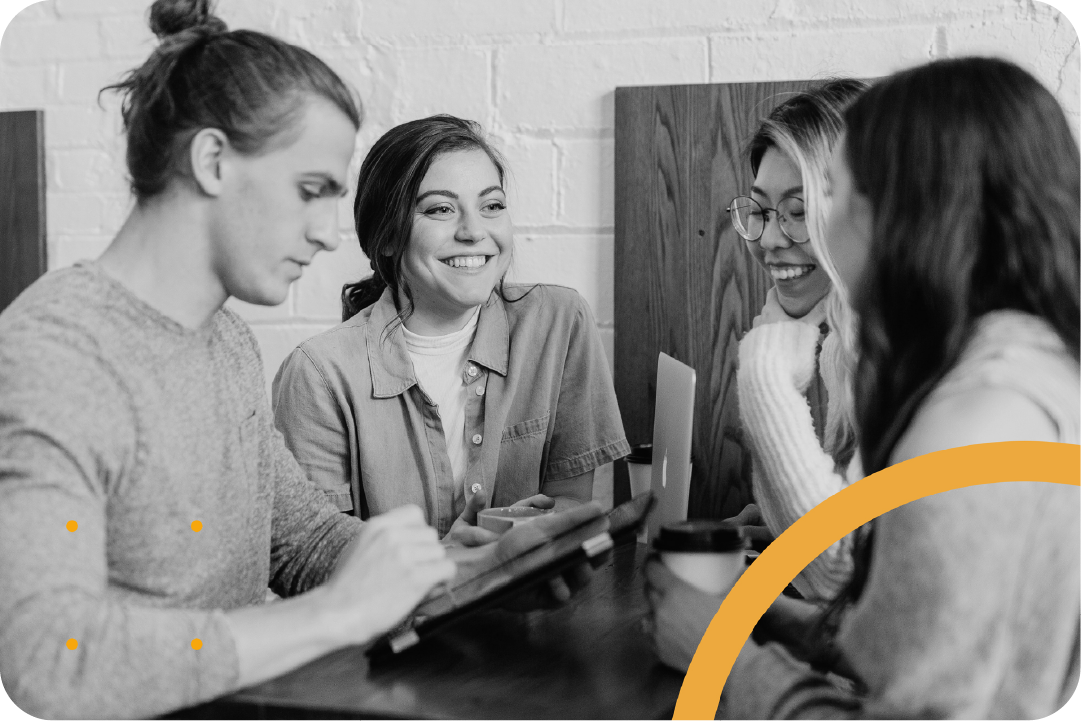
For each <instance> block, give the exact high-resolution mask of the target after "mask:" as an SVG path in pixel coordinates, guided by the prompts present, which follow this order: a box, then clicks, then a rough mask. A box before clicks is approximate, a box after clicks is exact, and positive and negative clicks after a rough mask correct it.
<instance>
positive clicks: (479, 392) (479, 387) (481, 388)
mask: <svg viewBox="0 0 1081 721" xmlns="http://www.w3.org/2000/svg"><path fill="white" fill-rule="evenodd" d="M477 395H478V396H482V395H484V386H477Z"/></svg>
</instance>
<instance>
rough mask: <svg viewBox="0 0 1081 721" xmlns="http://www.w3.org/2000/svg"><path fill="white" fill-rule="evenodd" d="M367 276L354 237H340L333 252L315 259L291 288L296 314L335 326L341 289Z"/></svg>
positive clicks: (339, 306)
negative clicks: (294, 299) (340, 239)
mask: <svg viewBox="0 0 1081 721" xmlns="http://www.w3.org/2000/svg"><path fill="white" fill-rule="evenodd" d="M369 275H371V266H370V265H369V264H368V259H367V258H365V257H364V254H363V253H361V252H360V245H359V244H358V243H357V239H356V236H355V235H354V234H352V233H350V234H349V235H348V236H345V235H343V237H342V242H341V245H339V246H338V248H337V250H333V251H324V252H322V253H319V254H318V255H316V256H315V259H314V260H313V261H312V264H311V265H310V266H308V267H307V268H305V269H304V276H303V277H302V278H301V279H300V280H298V281H297V282H296V283H295V284H294V285H293V291H294V292H295V294H296V315H297V316H299V317H301V318H315V319H318V320H320V321H325V322H329V323H332V324H333V323H337V322H338V321H339V320H341V317H342V301H341V298H342V286H343V285H345V284H346V283H353V282H355V281H358V280H360V279H361V278H364V277H366V276H369Z"/></svg>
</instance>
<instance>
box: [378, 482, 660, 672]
mask: <svg viewBox="0 0 1081 721" xmlns="http://www.w3.org/2000/svg"><path fill="white" fill-rule="evenodd" d="M652 505H653V495H652V494H651V493H642V494H640V495H638V496H636V497H635V498H633V499H631V500H629V501H627V502H626V503H623V504H621V505H620V506H618V507H616V508H614V509H612V510H611V511H609V513H608V516H607V521H608V522H607V524H606V523H605V519H604V518H603V517H600V518H592V519H590V520H589V521H586V522H585V523H583V524H582V525H580V526H576V527H575V528H572V529H570V530H568V531H566V532H565V533H563V534H561V535H559V536H556V537H555V538H553V539H552V540H551V541H550V542H548V543H545V544H544V545H542V546H538V547H537V548H533V549H530V550H528V551H526V552H525V553H523V554H522V555H520V556H517V557H515V558H512V559H510V560H509V561H506V562H505V563H503V564H501V565H499V566H495V567H493V568H490V569H488V570H486V571H483V572H482V573H480V574H478V575H476V576H473V577H472V578H469V579H467V580H464V581H462V582H460V583H457V584H454V585H452V586H451V587H450V588H448V589H447V590H446V592H444V593H442V594H440V595H439V596H436V597H435V598H433V599H431V600H428V601H425V602H424V603H422V604H421V605H420V606H418V607H417V608H416V610H415V611H414V612H413V613H412V615H410V617H409V618H407V619H406V620H405V622H404V623H402V624H401V625H399V626H398V627H396V628H395V629H394V630H392V631H391V632H390V633H388V634H386V635H385V636H384V637H383V638H381V639H379V640H378V641H377V642H376V643H375V644H373V645H372V647H371V648H369V649H368V655H369V656H376V655H380V654H384V653H400V652H402V651H404V650H405V649H407V648H410V647H411V646H414V645H416V644H417V643H419V642H420V640H421V639H422V638H423V637H424V636H426V635H428V634H430V633H433V632H434V631H436V630H438V629H439V628H442V627H443V626H445V625H447V624H448V623H450V622H452V621H454V620H456V619H458V618H460V617H461V616H463V615H464V614H466V613H469V612H470V611H474V610H478V609H481V608H487V607H490V606H494V605H497V604H499V603H501V602H502V601H504V600H506V599H507V598H509V597H511V596H513V595H514V594H516V593H518V592H520V591H522V590H524V589H526V588H529V587H531V586H534V585H536V584H539V583H542V582H544V581H547V580H548V579H550V578H553V577H555V576H556V575H558V574H560V573H562V572H563V571H565V570H568V569H570V568H572V567H574V566H576V565H578V564H580V563H585V562H587V561H589V560H590V559H592V558H596V557H597V556H599V555H601V554H603V553H605V552H607V551H609V550H610V549H611V548H612V547H613V546H614V545H615V542H616V540H618V539H622V538H624V537H628V536H631V535H633V534H634V533H635V532H636V531H637V530H638V528H639V527H641V526H642V525H643V524H644V523H645V519H646V515H647V514H648V513H649V510H650V507H651V506H652ZM606 527H607V528H606Z"/></svg>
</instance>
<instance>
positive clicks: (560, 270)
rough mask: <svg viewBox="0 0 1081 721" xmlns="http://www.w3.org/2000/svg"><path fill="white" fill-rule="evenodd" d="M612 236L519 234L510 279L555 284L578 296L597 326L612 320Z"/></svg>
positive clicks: (613, 278)
mask: <svg viewBox="0 0 1081 721" xmlns="http://www.w3.org/2000/svg"><path fill="white" fill-rule="evenodd" d="M613 248H614V245H613V239H612V236H611V235H539V234H538V235H519V236H518V237H517V238H516V239H515V246H514V261H513V263H512V265H511V273H510V275H509V279H510V280H513V281H515V282H518V283H554V284H555V285H564V286H567V287H568V288H574V289H575V290H576V291H578V292H579V293H581V295H582V297H583V298H585V300H586V302H587V303H589V307H590V308H591V309H592V310H593V315H594V316H595V317H596V319H597V323H599V324H601V325H604V324H610V323H612V322H613V318H614V305H615V304H614V301H613V297H614V287H615V271H614V258H615V251H614V249H613Z"/></svg>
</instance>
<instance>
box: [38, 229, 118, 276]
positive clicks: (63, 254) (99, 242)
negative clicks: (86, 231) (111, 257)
mask: <svg viewBox="0 0 1081 721" xmlns="http://www.w3.org/2000/svg"><path fill="white" fill-rule="evenodd" d="M112 240H113V239H112V237H111V236H102V235H59V236H56V238H55V239H53V240H51V241H50V242H49V247H48V261H49V270H56V269H58V268H66V267H68V266H69V265H74V264H75V263H77V262H78V261H80V260H94V259H95V258H97V257H98V256H100V255H101V254H102V253H104V252H105V249H106V248H108V247H109V243H111V242H112Z"/></svg>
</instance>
